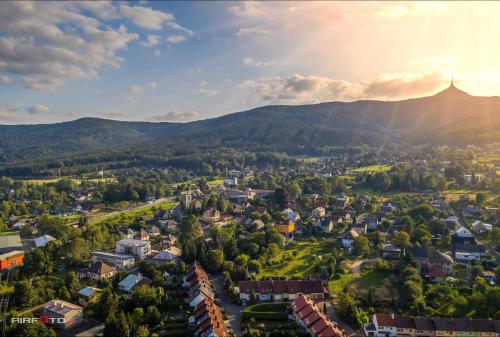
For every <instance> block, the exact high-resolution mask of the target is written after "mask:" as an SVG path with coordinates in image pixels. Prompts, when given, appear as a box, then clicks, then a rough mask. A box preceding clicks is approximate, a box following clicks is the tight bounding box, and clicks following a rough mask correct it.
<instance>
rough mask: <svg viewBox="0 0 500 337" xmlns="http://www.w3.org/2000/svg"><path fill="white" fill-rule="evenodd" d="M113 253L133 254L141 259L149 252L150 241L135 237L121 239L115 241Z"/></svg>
mask: <svg viewBox="0 0 500 337" xmlns="http://www.w3.org/2000/svg"><path fill="white" fill-rule="evenodd" d="M115 253H117V254H128V255H133V256H136V257H138V258H139V260H143V259H145V258H146V256H147V255H148V254H149V253H151V242H149V241H144V240H135V239H123V240H120V241H118V242H117V243H116V249H115Z"/></svg>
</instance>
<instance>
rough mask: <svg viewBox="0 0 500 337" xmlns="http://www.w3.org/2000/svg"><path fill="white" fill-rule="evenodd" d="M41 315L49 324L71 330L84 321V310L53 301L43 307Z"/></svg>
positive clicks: (60, 301)
mask: <svg viewBox="0 0 500 337" xmlns="http://www.w3.org/2000/svg"><path fill="white" fill-rule="evenodd" d="M41 315H42V316H41V317H44V320H45V321H46V322H47V323H48V324H50V325H53V326H55V327H57V328H61V329H69V328H72V327H74V326H76V325H78V324H80V323H81V322H82V321H83V308H82V307H80V306H78V305H75V304H72V303H69V302H66V301H62V300H52V301H48V302H47V303H45V304H44V305H42V307H41Z"/></svg>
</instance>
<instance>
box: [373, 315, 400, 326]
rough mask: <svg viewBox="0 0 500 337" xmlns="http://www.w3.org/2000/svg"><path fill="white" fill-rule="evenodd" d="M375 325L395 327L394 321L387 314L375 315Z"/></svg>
mask: <svg viewBox="0 0 500 337" xmlns="http://www.w3.org/2000/svg"><path fill="white" fill-rule="evenodd" d="M376 317H377V323H378V325H379V326H396V321H395V320H394V318H392V316H391V315H388V314H377V315H376Z"/></svg>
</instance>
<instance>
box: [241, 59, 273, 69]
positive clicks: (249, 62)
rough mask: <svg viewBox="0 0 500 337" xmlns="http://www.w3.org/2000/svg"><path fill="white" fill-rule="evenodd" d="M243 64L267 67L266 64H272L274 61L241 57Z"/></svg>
mask: <svg viewBox="0 0 500 337" xmlns="http://www.w3.org/2000/svg"><path fill="white" fill-rule="evenodd" d="M243 64H244V65H246V66H248V67H256V68H259V67H267V66H270V65H273V64H274V62H270V61H268V62H263V61H256V60H254V59H253V58H250V57H244V58H243Z"/></svg>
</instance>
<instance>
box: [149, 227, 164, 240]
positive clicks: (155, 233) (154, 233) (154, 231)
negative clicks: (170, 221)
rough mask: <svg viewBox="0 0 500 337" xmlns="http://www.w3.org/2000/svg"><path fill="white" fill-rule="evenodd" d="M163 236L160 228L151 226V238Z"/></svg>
mask: <svg viewBox="0 0 500 337" xmlns="http://www.w3.org/2000/svg"><path fill="white" fill-rule="evenodd" d="M160 234H161V230H160V228H158V227H156V226H151V229H150V230H149V236H152V237H156V236H158V235H160Z"/></svg>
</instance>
